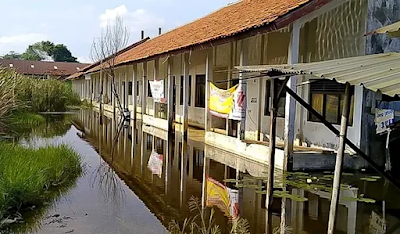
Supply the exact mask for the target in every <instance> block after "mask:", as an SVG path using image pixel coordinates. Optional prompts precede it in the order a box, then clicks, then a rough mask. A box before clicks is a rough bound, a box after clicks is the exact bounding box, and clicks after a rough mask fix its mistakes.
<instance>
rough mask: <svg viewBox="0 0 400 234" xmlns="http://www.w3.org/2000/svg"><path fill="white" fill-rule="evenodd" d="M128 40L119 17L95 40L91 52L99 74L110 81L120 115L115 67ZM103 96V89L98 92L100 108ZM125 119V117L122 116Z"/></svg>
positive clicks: (126, 30)
mask: <svg viewBox="0 0 400 234" xmlns="http://www.w3.org/2000/svg"><path fill="white" fill-rule="evenodd" d="M128 40H129V33H128V29H127V28H126V26H125V25H124V22H123V19H122V18H121V17H119V16H117V17H116V18H115V21H114V22H113V23H112V24H108V25H107V27H106V28H105V29H104V30H103V31H102V32H101V35H100V37H98V38H95V39H94V41H93V45H92V50H91V54H90V56H91V59H92V60H93V61H94V62H96V61H97V62H100V64H102V66H101V68H100V69H101V70H100V73H101V74H105V75H106V77H107V78H110V79H111V90H112V95H113V96H114V98H115V100H116V102H117V106H118V108H119V110H120V113H121V114H122V113H124V109H123V108H122V105H121V100H120V98H119V95H118V93H117V90H116V87H115V65H116V59H117V55H118V51H120V50H122V49H124V48H125V47H126V46H127V44H128ZM102 96H103V87H101V91H100V97H101V98H100V106H101V102H102ZM124 117H125V116H124Z"/></svg>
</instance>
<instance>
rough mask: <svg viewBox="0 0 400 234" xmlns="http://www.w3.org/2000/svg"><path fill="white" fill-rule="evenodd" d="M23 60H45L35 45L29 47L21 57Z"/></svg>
mask: <svg viewBox="0 0 400 234" xmlns="http://www.w3.org/2000/svg"><path fill="white" fill-rule="evenodd" d="M21 58H22V59H23V60H31V61H41V60H42V59H43V58H42V56H41V55H40V54H39V52H38V50H37V48H35V45H30V46H28V48H27V49H26V50H25V52H24V53H23V54H22V55H21Z"/></svg>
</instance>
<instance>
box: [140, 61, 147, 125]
mask: <svg viewBox="0 0 400 234" xmlns="http://www.w3.org/2000/svg"><path fill="white" fill-rule="evenodd" d="M146 90H147V62H143V78H142V107H141V109H142V121H143V116H144V115H145V114H146V99H147V92H146Z"/></svg>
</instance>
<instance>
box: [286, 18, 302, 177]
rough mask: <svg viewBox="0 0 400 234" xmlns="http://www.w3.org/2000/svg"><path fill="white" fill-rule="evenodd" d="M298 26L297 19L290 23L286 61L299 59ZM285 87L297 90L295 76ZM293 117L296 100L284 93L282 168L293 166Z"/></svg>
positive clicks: (293, 61) (299, 25) (294, 116)
mask: <svg viewBox="0 0 400 234" xmlns="http://www.w3.org/2000/svg"><path fill="white" fill-rule="evenodd" d="M300 28H301V24H300V22H299V21H295V22H293V24H292V30H291V36H290V43H289V54H288V63H289V64H295V63H298V61H299V44H300ZM287 87H288V88H289V89H292V90H293V91H294V92H296V90H297V77H296V76H292V77H291V78H290V79H289V81H288V83H287ZM295 118H296V102H295V100H294V99H293V98H292V97H291V96H290V95H289V94H286V103H285V128H284V141H285V147H284V165H283V166H284V168H283V169H284V170H289V171H291V170H292V167H293V142H294V130H295Z"/></svg>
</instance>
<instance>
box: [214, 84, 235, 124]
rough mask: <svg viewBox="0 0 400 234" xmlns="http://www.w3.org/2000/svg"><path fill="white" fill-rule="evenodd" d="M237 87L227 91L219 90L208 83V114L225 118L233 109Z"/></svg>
mask: <svg viewBox="0 0 400 234" xmlns="http://www.w3.org/2000/svg"><path fill="white" fill-rule="evenodd" d="M237 88H238V85H235V86H233V87H232V88H230V89H228V90H224V89H219V88H217V87H216V86H215V85H214V84H213V83H210V103H209V104H210V105H209V108H210V112H211V114H213V115H216V116H219V117H222V118H227V117H228V116H229V114H230V113H231V112H232V109H233V107H234V94H235V92H236V89H237Z"/></svg>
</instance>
